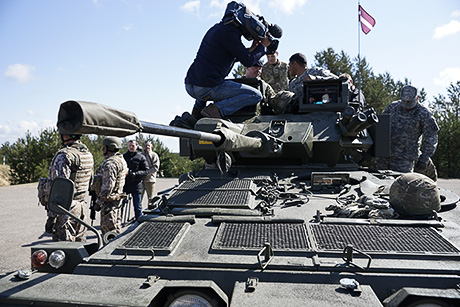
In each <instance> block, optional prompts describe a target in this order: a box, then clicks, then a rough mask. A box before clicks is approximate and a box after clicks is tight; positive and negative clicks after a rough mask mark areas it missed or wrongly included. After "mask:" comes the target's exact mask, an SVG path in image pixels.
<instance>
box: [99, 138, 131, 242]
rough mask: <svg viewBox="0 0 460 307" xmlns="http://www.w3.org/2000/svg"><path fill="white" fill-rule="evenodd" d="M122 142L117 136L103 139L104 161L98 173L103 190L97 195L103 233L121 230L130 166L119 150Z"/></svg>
mask: <svg viewBox="0 0 460 307" xmlns="http://www.w3.org/2000/svg"><path fill="white" fill-rule="evenodd" d="M120 149H121V142H120V140H119V139H118V138H116V137H107V138H105V139H104V140H103V141H102V152H103V154H104V158H105V160H104V162H102V164H101V166H99V167H98V169H97V171H96V174H97V175H101V176H102V185H101V191H100V193H99V194H98V195H97V207H96V209H99V210H100V211H101V230H102V234H103V235H104V234H105V233H107V232H109V231H114V232H116V233H120V232H121V210H120V209H121V204H122V199H123V198H124V197H126V196H125V194H124V193H123V187H124V185H125V177H126V174H127V173H128V166H127V164H126V161H125V159H124V158H123V155H122V154H120V153H119V152H118V151H119V150H120Z"/></svg>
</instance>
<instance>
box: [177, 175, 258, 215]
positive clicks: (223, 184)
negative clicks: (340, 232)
mask: <svg viewBox="0 0 460 307" xmlns="http://www.w3.org/2000/svg"><path fill="white" fill-rule="evenodd" d="M255 191H256V185H255V184H254V182H253V181H252V180H250V179H214V178H213V179H212V180H211V179H196V180H193V181H185V182H183V183H182V184H181V185H180V186H179V187H177V188H176V189H175V191H174V192H173V194H172V195H171V197H170V198H169V200H168V205H169V206H172V207H177V206H179V207H183V206H185V207H209V206H212V207H232V208H235V207H241V208H248V207H249V208H251V209H252V208H254V207H255V205H254V202H255Z"/></svg>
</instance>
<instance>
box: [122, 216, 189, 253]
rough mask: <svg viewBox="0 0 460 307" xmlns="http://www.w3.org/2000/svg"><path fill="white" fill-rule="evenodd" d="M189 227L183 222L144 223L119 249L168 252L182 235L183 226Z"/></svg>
mask: <svg viewBox="0 0 460 307" xmlns="http://www.w3.org/2000/svg"><path fill="white" fill-rule="evenodd" d="M189 225H190V224H189V223H183V222H182V223H179V222H144V223H142V224H141V225H140V226H139V227H138V228H137V229H136V230H135V231H134V234H133V235H132V236H131V237H130V238H129V239H128V240H126V242H125V243H124V244H122V245H121V248H124V249H138V250H148V251H151V250H155V251H168V252H170V251H171V250H172V249H173V248H174V246H175V245H176V244H177V241H178V240H179V239H180V237H181V235H182V234H183V233H184V231H185V228H186V227H184V226H189Z"/></svg>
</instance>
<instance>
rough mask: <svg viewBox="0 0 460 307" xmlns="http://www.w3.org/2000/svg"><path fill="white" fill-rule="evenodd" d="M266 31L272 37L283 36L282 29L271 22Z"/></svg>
mask: <svg viewBox="0 0 460 307" xmlns="http://www.w3.org/2000/svg"><path fill="white" fill-rule="evenodd" d="M268 31H269V32H270V34H271V35H272V36H273V37H274V38H281V36H283V29H281V27H280V26H278V25H277V24H271V25H270V26H269V27H268Z"/></svg>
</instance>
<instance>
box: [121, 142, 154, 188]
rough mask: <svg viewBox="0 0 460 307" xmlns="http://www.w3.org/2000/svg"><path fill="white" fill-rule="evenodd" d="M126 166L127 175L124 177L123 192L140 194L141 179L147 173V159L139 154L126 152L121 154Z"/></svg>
mask: <svg viewBox="0 0 460 307" xmlns="http://www.w3.org/2000/svg"><path fill="white" fill-rule="evenodd" d="M123 158H125V160H126V163H127V164H128V169H129V174H128V176H126V180H125V187H124V188H123V191H124V192H127V193H142V179H143V178H144V176H145V175H147V173H148V169H149V165H148V164H147V159H146V158H145V157H144V155H143V154H141V153H139V152H137V151H136V152H130V151H127V152H125V153H124V154H123Z"/></svg>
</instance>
